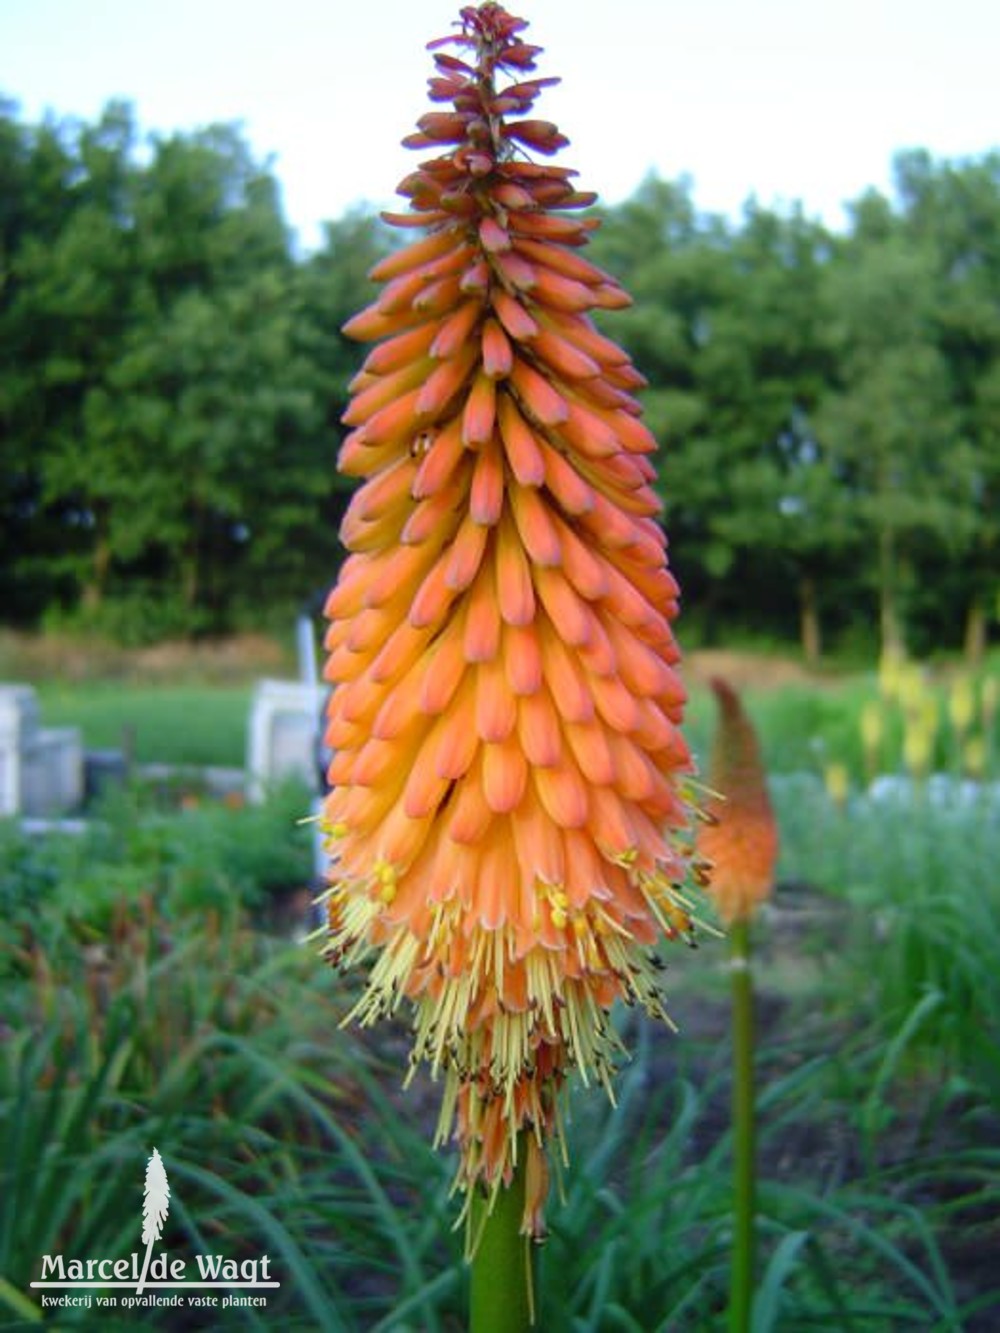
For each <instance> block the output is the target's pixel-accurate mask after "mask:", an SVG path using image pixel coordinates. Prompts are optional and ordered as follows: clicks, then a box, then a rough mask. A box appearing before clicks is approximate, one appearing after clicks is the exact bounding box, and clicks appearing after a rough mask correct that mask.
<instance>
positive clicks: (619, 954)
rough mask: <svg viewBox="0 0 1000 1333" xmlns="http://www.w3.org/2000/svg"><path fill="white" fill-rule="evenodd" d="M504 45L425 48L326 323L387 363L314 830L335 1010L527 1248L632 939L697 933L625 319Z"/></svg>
mask: <svg viewBox="0 0 1000 1333" xmlns="http://www.w3.org/2000/svg"><path fill="white" fill-rule="evenodd" d="M525 26H526V25H525V24H524V22H523V21H522V20H520V19H515V18H513V17H511V16H510V15H509V14H507V13H506V12H505V11H504V10H503V9H502V8H501V7H500V6H499V5H495V4H485V5H482V6H480V7H479V8H473V7H468V8H465V9H463V10H462V11H461V22H460V25H459V31H458V32H457V34H456V35H454V36H452V37H447V38H443V39H441V40H440V41H438V42H433V43H431V49H433V50H434V51H435V55H434V60H435V63H436V65H437V69H438V72H437V74H436V75H435V77H433V78H432V79H431V80H430V95H431V98H432V100H433V101H434V102H436V103H438V104H439V105H440V106H442V107H444V108H446V109H441V110H435V111H432V112H430V113H428V114H427V115H425V116H424V117H423V118H422V119H421V120H420V121H419V122H418V133H416V134H414V135H411V136H410V137H409V138H408V139H406V140H404V142H405V143H406V144H408V145H410V146H412V147H414V148H420V149H427V150H429V151H430V152H431V153H435V154H438V155H437V156H433V157H432V158H430V159H429V160H427V161H425V162H423V163H422V164H421V165H420V166H419V167H418V169H417V170H415V171H414V172H413V173H412V174H411V175H409V176H407V177H406V179H405V180H404V181H403V182H402V184H401V185H400V187H399V192H400V193H401V194H403V195H404V196H406V197H408V198H409V200H410V208H409V212H406V213H404V214H388V215H385V216H386V220H387V221H388V222H389V223H391V224H393V225H396V226H400V227H407V228H408V227H413V228H417V229H419V230H420V238H419V239H418V240H416V241H414V242H413V243H412V244H410V245H409V246H407V247H406V248H403V249H401V250H399V251H396V252H394V253H393V254H392V255H391V256H390V257H389V258H387V259H385V260H383V261H382V262H381V263H379V264H378V265H376V267H375V269H374V270H373V272H372V277H373V278H374V279H376V280H377V281H379V282H381V283H382V284H383V285H382V290H381V293H380V295H378V296H377V297H376V299H375V301H374V302H373V304H372V305H371V306H369V307H368V308H367V309H366V310H364V311H362V312H361V313H360V314H359V315H357V316H356V317H355V318H354V319H352V320H351V321H350V322H349V323H348V324H347V325H346V332H347V333H348V334H349V335H351V336H352V337H355V338H357V339H360V340H362V341H372V342H376V343H377V344H378V345H377V346H376V347H375V348H374V350H373V351H371V352H370V353H369V355H368V358H367V360H366V361H365V363H364V366H363V367H362V370H361V372H360V374H359V375H358V376H357V377H356V379H355V380H354V382H353V385H352V392H353V397H352V399H351V402H350V405H349V407H348V409H347V412H346V413H345V416H344V421H345V423H346V424H347V425H348V426H350V427H351V428H352V429H351V432H350V434H349V435H348V436H347V437H346V439H345V440H344V442H343V446H342V449H341V453H340V458H339V466H340V468H341V470H342V471H344V472H346V473H348V474H350V475H352V476H357V477H359V478H361V479H362V480H363V485H362V486H361V487H360V489H359V490H358V491H357V493H356V494H355V496H354V498H353V500H352V503H351V505H350V508H349V510H348V513H347V515H346V517H345V519H344V523H343V528H342V538H343V541H344V543H345V545H346V546H347V548H348V549H349V551H350V552H351V555H350V557H349V558H348V559H347V561H346V563H345V564H344V566H343V568H342V570H341V574H340V578H339V581H338V583H337V586H336V587H335V589H334V590H333V592H332V593H331V595H330V598H329V601H328V605H327V614H328V616H329V618H330V621H331V623H330V626H329V630H328V634H327V640H326V642H327V648H328V650H329V660H328V664H327V669H326V675H327V678H328V679H329V680H330V681H331V682H332V683H333V685H334V690H333V694H332V697H331V701H330V706H329V725H328V733H327V738H328V741H329V744H330V745H331V747H332V748H333V749H334V750H335V751H336V757H335V759H334V761H333V764H332V767H331V773H330V779H331V784H332V788H333V789H332V791H331V794H330V796H329V798H328V800H327V802H326V808H325V814H324V826H325V828H326V830H327V834H328V842H329V846H330V850H331V855H332V858H333V863H332V871H331V883H330V889H329V894H328V902H329V944H328V953H329V956H330V957H331V959H333V960H335V961H337V962H344V963H346V964H357V963H361V962H362V961H366V962H367V963H368V964H369V971H368V977H367V985H366V987H365V990H364V993H363V996H362V998H361V999H360V1001H359V1002H358V1004H357V1006H356V1008H355V1009H354V1011H353V1014H352V1016H353V1017H354V1018H356V1019H357V1020H359V1021H360V1022H361V1023H363V1024H368V1023H371V1022H373V1021H374V1020H376V1019H378V1018H380V1017H382V1016H383V1015H387V1014H390V1013H392V1012H394V1011H395V1010H396V1009H397V1008H398V1007H399V1006H400V1005H407V1006H409V1007H410V1009H411V1010H412V1014H413V1021H414V1033H415V1040H414V1052H413V1054H414V1063H415V1062H416V1061H424V1062H426V1063H427V1064H428V1065H429V1066H430V1067H431V1069H432V1070H433V1072H434V1073H435V1074H437V1073H440V1074H442V1075H443V1077H444V1091H443V1098H442V1110H441V1119H440V1125H439V1129H438V1141H439V1142H444V1141H445V1140H446V1139H447V1138H448V1137H449V1136H450V1135H451V1134H452V1132H453V1130H454V1132H455V1133H456V1134H457V1138H458V1142H459V1148H460V1155H461V1165H460V1170H459V1181H460V1183H461V1184H462V1186H463V1187H465V1188H468V1187H469V1186H471V1185H473V1184H475V1183H477V1182H479V1183H481V1184H483V1185H484V1186H485V1187H486V1188H487V1190H488V1191H489V1192H490V1194H491V1197H493V1198H495V1196H496V1192H497V1190H498V1189H499V1187H500V1186H501V1185H502V1184H505V1183H508V1182H509V1181H510V1180H511V1179H512V1176H513V1173H514V1169H515V1166H519V1165H522V1164H523V1156H522V1155H523V1154H525V1153H526V1154H527V1164H526V1165H527V1170H526V1173H525V1177H524V1179H525V1180H526V1187H525V1190H524V1204H523V1210H522V1216H521V1226H522V1230H524V1231H525V1232H531V1233H533V1234H538V1233H539V1232H540V1231H541V1229H542V1203H543V1200H544V1195H545V1191H546V1181H547V1170H546V1167H545V1162H544V1159H543V1153H544V1149H545V1145H546V1141H547V1140H548V1139H549V1138H550V1137H551V1136H553V1135H558V1118H557V1111H556V1099H557V1094H558V1093H559V1090H560V1087H561V1085H562V1084H563V1082H564V1080H565V1077H566V1075H567V1073H568V1072H569V1071H570V1070H571V1069H574V1068H575V1069H577V1070H578V1071H579V1073H580V1075H581V1077H582V1078H583V1079H584V1080H585V1081H589V1080H592V1079H596V1080H598V1081H600V1082H602V1083H604V1084H606V1085H607V1084H608V1082H609V1078H610V1075H611V1072H612V1068H613V1063H614V1059H615V1056H616V1052H617V1049H618V1041H617V1038H616V1036H615V1033H614V1031H613V1029H612V1026H611V1023H610V1020H609V1010H610V1008H611V1006H612V1004H613V1002H614V1001H615V1000H616V999H618V998H623V999H627V1000H629V1001H638V1002H639V1003H641V1004H643V1005H644V1006H645V1007H646V1009H647V1010H648V1011H649V1012H651V1013H652V1014H655V1015H658V1016H660V1017H665V1013H664V1007H663V998H662V995H661V991H660V984H659V982H660V973H659V972H658V971H657V970H656V969H655V967H654V965H653V962H652V961H651V959H650V956H649V949H650V946H652V945H654V944H655V943H656V942H657V940H658V938H659V937H660V936H661V935H663V934H666V935H668V936H671V937H673V936H676V935H677V934H679V933H687V932H688V931H689V930H690V925H691V919H690V914H689V908H688V905H687V904H686V901H685V899H684V898H683V896H682V895H681V890H680V886H681V885H682V883H683V882H684V880H685V878H686V875H687V869H688V859H689V858H688V846H687V841H688V838H687V830H688V827H689V824H690V812H689V809H688V805H687V802H686V799H685V796H684V782H683V778H684V775H686V774H688V773H689V772H690V770H691V763H690V758H689V754H688V750H687V747H686V745H685V742H684V740H683V739H682V737H681V734H680V732H679V724H680V722H681V719H682V713H683V707H684V702H685V695H684V690H683V688H682V686H681V684H680V681H679V679H678V676H677V670H676V668H677V663H678V657H679V654H678V650H677V646H676V643H675V640H674V637H673V633H672V630H671V622H672V621H673V619H674V616H675V614H676V611H677V594H678V590H677V585H676V583H675V581H674V579H673V578H672V576H671V574H670V572H669V570H668V567H667V560H666V555H665V546H666V542H665V538H664V536H663V533H662V530H661V528H660V526H659V524H658V521H657V516H658V512H659V505H658V502H657V500H656V498H655V496H654V493H653V491H652V489H651V487H650V480H651V478H652V475H653V471H652V467H651V465H650V461H649V459H650V455H651V453H652V452H653V450H654V448H655V442H654V440H653V438H652V436H651V435H650V433H649V431H648V430H647V429H646V427H645V426H644V425H643V424H642V421H641V420H640V415H639V407H638V404H637V402H636V400H635V398H634V397H633V396H632V393H633V390H634V389H636V388H637V387H639V386H641V385H642V383H643V380H642V377H641V375H639V374H638V372H637V371H636V370H635V368H634V367H633V366H632V364H631V362H630V360H629V358H628V356H627V355H626V354H625V353H624V352H623V351H622V350H621V349H620V348H619V347H617V346H616V345H615V344H614V343H613V342H612V341H610V340H609V339H608V338H606V337H605V336H604V335H602V334H600V333H599V332H598V331H597V329H596V328H595V326H594V324H593V322H592V320H591V318H590V314H589V312H590V311H591V310H593V309H602V308H618V307H621V306H625V305H627V304H629V298H628V297H627V296H626V295H625V293H624V292H623V291H622V289H621V288H620V287H619V286H618V285H617V283H616V282H615V281H614V280H613V279H612V278H611V277H609V276H608V275H607V274H606V273H604V272H602V271H601V270H600V269H598V268H597V267H595V266H594V265H592V264H591V263H589V262H588V261H587V260H586V259H585V258H584V257H583V255H582V253H581V250H582V247H583V246H584V245H585V244H586V242H587V239H588V235H589V233H590V231H591V230H592V229H593V228H594V227H595V226H596V225H597V224H596V221H595V220H594V219H592V218H588V217H586V216H580V212H579V211H580V210H581V209H583V208H586V207H587V206H588V205H590V204H591V203H593V201H594V196H593V195H591V194H585V193H582V192H580V191H578V190H576V189H575V187H574V186H573V184H572V183H571V178H572V176H573V175H574V173H573V172H571V171H569V170H567V169H565V168H562V167H556V166H553V165H549V164H547V163H539V162H536V161H534V160H533V159H532V155H533V154H542V155H543V156H549V155H550V154H552V153H553V152H555V151H556V150H557V149H558V148H560V147H561V146H562V145H563V144H564V143H565V142H566V140H565V139H564V138H563V137H562V135H561V134H560V133H559V132H558V130H557V129H556V128H555V126H554V125H550V124H549V123H548V122H546V121H543V120H537V119H533V118H531V117H530V116H528V115H526V114H525V113H527V112H529V111H530V110H531V107H532V104H533V102H534V101H535V98H536V97H537V95H538V93H539V92H540V91H541V89H542V88H543V87H544V86H545V85H546V84H548V83H551V82H555V80H551V79H540V78H535V77H533V76H531V71H532V70H533V69H534V67H535V56H536V54H537V52H538V49H539V48H537V47H534V46H529V45H527V44H525V43H524V42H523V40H522V37H521V32H522V30H523V29H524V27H525ZM446 47H451V48H453V50H451V51H446V50H443V49H441V48H446ZM678 923H681V925H682V926H683V931H680V930H679V928H678Z"/></svg>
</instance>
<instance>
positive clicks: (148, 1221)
mask: <svg viewBox="0 0 1000 1333" xmlns="http://www.w3.org/2000/svg"><path fill="white" fill-rule="evenodd" d="M169 1210H170V1186H169V1185H168V1184H167V1172H166V1169H165V1168H164V1165H163V1158H162V1157H161V1156H160V1154H159V1153H158V1152H157V1150H156V1149H155V1148H154V1149H153V1155H152V1156H151V1157H150V1159H149V1161H148V1162H147V1163H146V1188H145V1190H144V1191H143V1198H142V1240H143V1244H144V1245H145V1246H146V1257H145V1259H144V1260H143V1262H142V1276H141V1277H140V1278H139V1285H138V1286H137V1287H136V1289H135V1290H136V1295H137V1296H138V1295H141V1293H142V1288H143V1285H144V1284H145V1281H146V1274H147V1273H148V1272H149V1261H150V1258H151V1257H152V1253H153V1243H154V1241H158V1240H159V1239H160V1236H161V1234H162V1232H163V1223H164V1222H165V1220H166V1216H167V1213H168V1212H169Z"/></svg>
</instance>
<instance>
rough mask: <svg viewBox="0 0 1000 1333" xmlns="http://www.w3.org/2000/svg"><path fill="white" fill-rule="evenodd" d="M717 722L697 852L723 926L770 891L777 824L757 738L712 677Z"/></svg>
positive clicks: (732, 697) (728, 690) (732, 694)
mask: <svg viewBox="0 0 1000 1333" xmlns="http://www.w3.org/2000/svg"><path fill="white" fill-rule="evenodd" d="M711 685H712V689H713V690H714V691H715V697H716V701H717V703H718V705H719V726H718V730H717V731H716V734H715V742H714V745H713V747H712V758H711V764H710V767H709V785H710V787H711V789H712V792H713V796H712V799H711V800H710V801H709V802H708V804H707V805H706V807H705V811H704V814H705V816H706V818H707V820H708V822H707V823H706V824H705V825H704V826H703V827H702V828H701V829H700V831H699V833H698V852H699V854H700V855H701V856H702V857H704V858H705V860H706V861H708V863H709V869H708V873H709V882H708V886H707V887H708V893H709V897H710V898H711V899H712V901H713V902H714V903H715V906H716V909H717V911H718V913H719V916H720V917H721V918H722V920H723V921H724V922H726V924H729V923H730V922H733V921H742V920H745V919H747V918H748V917H750V916H751V915H752V914H753V912H754V910H755V908H756V907H757V905H758V904H759V903H760V902H762V901H763V900H764V899H765V898H767V897H768V895H769V894H770V892H771V889H772V887H773V884H774V865H775V862H776V860H777V858H778V827H777V824H776V823H775V819H774V812H773V811H772V809H771V801H770V798H769V796H768V793H767V781H766V778H765V776H764V765H763V763H762V761H761V757H760V750H759V747H758V744H757V736H756V733H755V731H754V729H753V726H752V724H751V722H750V719H749V718H748V717H747V715H746V713H745V712H744V710H743V705H742V704H741V702H740V700H739V696H738V695H737V694H736V691H735V690H734V689H733V688H732V686H731V685H729V684H727V683H726V681H724V680H717V679H716V680H713V681H712V682H711Z"/></svg>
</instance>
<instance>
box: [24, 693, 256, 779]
mask: <svg viewBox="0 0 1000 1333" xmlns="http://www.w3.org/2000/svg"><path fill="white" fill-rule="evenodd" d="M37 689H38V694H39V701H40V704H41V710H42V720H43V722H44V724H45V725H46V726H78V727H80V728H82V730H83V740H84V744H85V746H86V747H87V748H88V749H120V748H122V746H123V745H127V744H131V745H133V746H134V755H135V758H136V759H137V760H138V761H139V762H140V763H164V764H221V765H225V766H227V767H236V768H238V767H242V765H243V763H244V760H245V755H246V735H247V723H248V719H249V714H250V698H251V695H252V689H251V687H250V686H248V685H239V686H231V687H227V686H218V685H176V686H170V685H132V684H128V685H125V684H122V683H116V682H113V681H108V682H104V681H101V682H97V683H94V682H86V683H80V684H77V683H74V684H68V685H67V684H58V683H56V682H53V681H48V682H44V683H41V684H39V685H38V686H37ZM129 732H130V733H131V741H129V739H128V733H129Z"/></svg>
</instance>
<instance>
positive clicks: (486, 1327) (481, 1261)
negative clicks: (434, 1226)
mask: <svg viewBox="0 0 1000 1333" xmlns="http://www.w3.org/2000/svg"><path fill="white" fill-rule="evenodd" d="M524 1159H525V1154H524V1153H523V1152H522V1153H520V1154H519V1156H518V1165H517V1169H516V1171H515V1172H514V1178H513V1180H512V1181H511V1183H510V1186H509V1188H507V1189H501V1190H500V1192H499V1193H498V1194H497V1197H496V1202H495V1203H494V1205H493V1210H492V1212H489V1213H487V1201H486V1200H485V1199H484V1198H482V1197H480V1196H478V1195H477V1196H476V1197H475V1198H474V1199H473V1215H472V1228H473V1230H472V1236H473V1240H474V1242H478V1243H477V1244H476V1250H475V1253H474V1255H473V1259H472V1306H471V1318H470V1322H469V1333H526V1330H528V1329H530V1328H531V1327H532V1323H533V1320H532V1308H533V1303H532V1291H531V1254H530V1249H529V1246H530V1241H529V1240H528V1238H527V1236H522V1235H521V1234H520V1229H521V1217H522V1215H523V1213H524Z"/></svg>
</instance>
